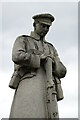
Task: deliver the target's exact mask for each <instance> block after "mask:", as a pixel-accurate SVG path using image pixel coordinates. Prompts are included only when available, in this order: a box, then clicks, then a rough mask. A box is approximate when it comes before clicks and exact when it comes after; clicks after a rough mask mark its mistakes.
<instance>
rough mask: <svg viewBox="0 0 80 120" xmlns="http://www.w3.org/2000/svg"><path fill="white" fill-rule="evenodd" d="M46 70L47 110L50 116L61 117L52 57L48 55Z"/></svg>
mask: <svg viewBox="0 0 80 120" xmlns="http://www.w3.org/2000/svg"><path fill="white" fill-rule="evenodd" d="M45 71H46V76H47V80H46V101H47V112H48V115H47V116H48V118H59V116H58V106H57V98H56V90H55V83H54V81H53V78H52V59H51V58H50V57H47V62H46V63H45Z"/></svg>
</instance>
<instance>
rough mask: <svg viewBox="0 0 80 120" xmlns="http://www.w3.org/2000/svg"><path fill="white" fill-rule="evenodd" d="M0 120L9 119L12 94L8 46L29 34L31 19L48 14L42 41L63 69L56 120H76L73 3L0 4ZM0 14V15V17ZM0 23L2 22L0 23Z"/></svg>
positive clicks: (76, 14)
mask: <svg viewBox="0 0 80 120" xmlns="http://www.w3.org/2000/svg"><path fill="white" fill-rule="evenodd" d="M1 7H2V12H1V10H0V12H1V13H2V16H0V17H1V18H0V26H1V25H2V28H0V55H1V57H0V96H1V99H0V104H1V105H0V117H1V118H2V117H3V118H4V117H9V112H10V107H11V103H12V100H13V95H14V90H12V89H10V88H9V87H8V84H9V81H10V78H11V75H12V73H13V62H12V58H11V57H12V46H13V43H14V41H15V39H16V37H17V36H19V35H22V34H27V35H29V34H30V32H31V31H32V30H33V20H32V16H33V15H35V14H38V13H51V14H52V15H54V17H55V21H54V22H53V24H52V26H51V27H50V31H49V33H48V34H47V36H46V40H47V41H49V42H51V43H52V44H53V45H54V46H55V48H56V49H57V52H58V54H59V57H60V59H61V61H62V62H63V64H64V65H65V66H66V68H67V74H66V77H65V78H63V79H62V88H63V92H64V100H62V101H60V102H58V108H59V116H60V118H77V117H78V36H77V35H78V22H77V21H78V4H77V2H71V3H69V2H68V3H67V2H66V3H65V2H52V3H50V2H48V3H47V2H43V3H41V2H40V3H38V2H35V3H32V2H30V3H24V2H23V3H20V2H18V3H14V2H13V3H9V2H7V3H6V2H4V3H2V4H0V9H1ZM1 13H0V14H1ZM1 20H2V21H1Z"/></svg>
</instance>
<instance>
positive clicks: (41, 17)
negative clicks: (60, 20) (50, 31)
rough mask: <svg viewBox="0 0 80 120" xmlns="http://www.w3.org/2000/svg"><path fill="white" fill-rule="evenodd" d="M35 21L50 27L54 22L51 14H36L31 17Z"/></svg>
mask: <svg viewBox="0 0 80 120" xmlns="http://www.w3.org/2000/svg"><path fill="white" fill-rule="evenodd" d="M32 18H33V19H34V20H35V21H39V22H40V23H43V24H47V25H51V24H52V22H53V21H54V19H55V18H54V17H53V16H52V15H51V14H47V13H45V14H38V15H35V16H33V17H32Z"/></svg>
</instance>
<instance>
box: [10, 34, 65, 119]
mask: <svg viewBox="0 0 80 120" xmlns="http://www.w3.org/2000/svg"><path fill="white" fill-rule="evenodd" d="M43 53H45V55H46V56H49V57H48V58H50V60H51V63H50V62H48V63H49V64H47V62H44V61H42V60H41V55H42V54H43ZM12 60H13V62H14V73H13V75H12V78H11V81H10V83H9V87H11V88H13V89H16V90H15V94H14V98H13V102H12V106H11V112H10V118H58V117H59V115H58V106H57V101H59V100H61V99H63V93H62V88H61V81H60V78H63V77H64V76H65V74H66V68H65V66H64V65H63V64H62V62H61V61H60V59H59V57H58V54H57V51H56V49H55V47H54V46H53V45H52V44H50V43H48V42H47V41H45V39H43V41H42V42H41V40H40V36H39V35H37V34H36V33H35V32H31V35H30V36H26V35H22V36H19V37H18V38H17V39H16V41H15V43H14V46H13V51H12ZM47 60H49V59H47ZM50 70H51V71H50ZM51 72H52V74H51ZM49 74H51V76H50V75H49ZM49 76H50V77H51V79H52V86H53V87H52V86H49V88H48V85H47V82H49V81H47V80H48V79H49ZM51 87H52V88H51Z"/></svg>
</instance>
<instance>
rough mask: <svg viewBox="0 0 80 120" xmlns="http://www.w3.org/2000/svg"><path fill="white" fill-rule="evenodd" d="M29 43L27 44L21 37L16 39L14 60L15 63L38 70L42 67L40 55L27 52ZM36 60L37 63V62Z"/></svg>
mask: <svg viewBox="0 0 80 120" xmlns="http://www.w3.org/2000/svg"><path fill="white" fill-rule="evenodd" d="M26 47H27V42H26V43H25V39H24V37H22V36H20V37H18V38H17V39H16V41H15V43H14V46H13V50H12V60H13V62H14V63H16V64H19V65H23V66H28V67H34V68H37V67H39V66H40V59H39V55H35V54H31V53H29V52H28V51H27V49H26ZM35 60H36V61H37V62H35Z"/></svg>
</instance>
